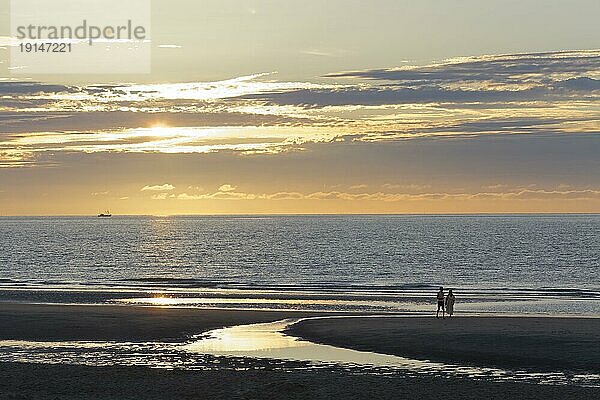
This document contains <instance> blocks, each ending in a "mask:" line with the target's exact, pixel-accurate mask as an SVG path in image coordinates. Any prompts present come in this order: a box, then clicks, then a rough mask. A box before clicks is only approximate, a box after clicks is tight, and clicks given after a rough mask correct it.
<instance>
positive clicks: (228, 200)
mask: <svg viewBox="0 0 600 400" xmlns="http://www.w3.org/2000/svg"><path fill="white" fill-rule="evenodd" d="M9 3H10V2H9V1H7V0H0V215H55V214H61V215H75V214H84V215H88V214H89V215H93V214H95V213H97V212H99V211H103V210H111V211H112V212H113V213H114V214H158V215H170V214H197V213H198V214H213V213H234V214H245V213H484V212H489V213H495V212H600V173H599V172H600V101H599V100H600V50H599V49H600V24H598V23H597V17H598V15H600V2H598V1H597V0H575V1H553V0H543V1H542V0H539V1H537V0H528V1H507V0H503V1H497V0H490V1H481V0H477V1H475V0H473V1H470V0H468V1H467V0H465V1H439V0H425V1H422V0H420V1H401V0H371V1H354V0H330V1H324V0H310V1H305V2H296V1H283V0H270V1H266V0H265V1H232V0H225V1H224V0H211V1H193V0H175V1H173V0H171V1H158V0H156V1H153V2H152V16H153V19H152V72H151V73H150V74H139V75H116V74H115V75H96V76H90V75H81V74H80V75H63V76H59V75H31V76H27V75H14V74H11V71H10V70H9V60H8V57H9V47H10V46H11V38H10V37H9V36H10V31H9V28H8V20H9V8H8V5H9ZM24 67H26V66H24Z"/></svg>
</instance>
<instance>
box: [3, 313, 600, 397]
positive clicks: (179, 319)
mask: <svg viewBox="0 0 600 400" xmlns="http://www.w3.org/2000/svg"><path fill="white" fill-rule="evenodd" d="M303 315H304V316H306V315H307V313H295V312H267V311H232V310H194V309H168V308H157V307H128V306H36V305H22V304H0V339H13V340H45V341H53V340H119V341H123V340H126V341H142V340H157V341H168V340H169V341H181V340H185V339H186V338H188V337H189V336H190V335H192V334H197V333H200V332H202V331H206V330H210V329H215V328H219V327H223V326H231V325H237V324H248V323H255V322H267V321H275V320H279V319H283V318H289V317H300V316H303ZM490 321H491V320H488V319H482V318H473V319H467V318H464V321H463V318H461V319H456V320H454V321H443V322H442V321H441V320H440V321H435V320H431V319H419V318H362V317H361V318H343V319H335V320H313V321H306V322H302V323H300V324H299V325H297V326H295V327H294V328H293V331H294V334H302V336H304V337H309V338H311V339H314V340H317V341H320V342H327V343H333V344H336V342H337V344H340V345H344V346H345V347H353V348H359V349H362V350H366V349H371V350H379V351H381V352H384V353H395V352H397V353H398V354H400V355H407V356H411V354H409V353H413V354H412V355H416V354H417V353H418V352H416V351H415V350H414V349H412V348H411V347H410V346H408V344H409V343H411V342H412V343H413V344H416V343H421V351H423V353H422V354H427V358H434V356H435V357H437V356H438V355H437V354H436V351H435V346H434V347H433V348H432V349H431V350H432V351H429V352H426V351H425V350H426V346H424V345H423V344H424V343H430V344H432V343H436V342H437V343H438V344H440V343H442V342H441V340H443V341H444V342H443V343H444V344H445V345H446V346H449V345H450V344H451V343H456V340H455V338H457V337H459V336H461V335H464V331H465V329H466V328H469V329H468V330H472V329H474V328H473V325H474V324H479V325H480V326H486V327H487V328H486V329H487V330H483V329H481V330H480V331H479V335H480V336H481V338H480V339H478V340H479V342H483V341H485V342H487V347H488V348H490V349H491V351H492V352H493V353H494V354H495V357H499V358H502V357H507V358H508V357H513V355H514V351H512V350H511V349H509V348H506V347H505V346H504V345H503V344H502V343H504V342H503V341H502V340H501V339H499V337H500V336H502V335H505V334H506V333H507V332H511V331H514V330H518V331H521V332H523V331H526V330H531V329H533V328H536V326H538V325H539V327H538V328H536V329H537V330H535V332H539V331H541V332H546V333H545V334H544V335H545V336H543V337H544V338H546V339H543V338H542V339H540V338H539V337H537V334H535V335H534V334H531V339H532V340H531V341H530V342H526V341H521V348H528V346H534V347H535V346H537V344H536V343H538V341H541V342H542V343H544V342H543V341H544V340H552V338H553V337H555V336H556V337H557V338H561V340H563V339H564V342H562V345H564V346H570V347H568V348H570V349H571V350H573V349H574V348H576V347H573V344H572V342H571V341H573V340H576V338H579V339H577V340H576V343H577V346H579V345H580V344H581V343H582V342H581V340H583V338H584V337H586V336H587V339H588V340H589V341H590V342H591V341H593V340H596V343H598V341H597V338H598V332H599V331H600V329H597V328H598V325H597V324H598V323H599V322H600V320H595V321H583V320H581V321H579V320H571V319H570V320H560V321H558V320H557V321H554V320H548V321H550V322H552V324H551V325H548V324H547V322H548V321H546V323H545V322H544V321H537V320H535V319H526V318H515V319H514V321H512V320H511V321H508V320H504V321H502V322H503V324H496V323H495V322H490ZM446 323H448V324H447V325H442V324H446ZM438 324H439V325H438ZM450 324H454V325H450ZM440 326H442V327H443V326H448V327H453V328H442V329H443V332H445V334H446V335H447V336H448V338H446V339H441V338H440V336H439V335H440V332H439V327H440ZM549 329H550V330H549ZM593 329H595V332H593V331H592V330H593ZM436 332H437V333H436ZM461 332H462V333H461ZM486 332H487V333H486ZM452 335H454V336H452ZM489 335H491V336H489ZM419 337H420V338H421V339H419V340H417V339H418V338H419ZM410 338H412V339H410ZM534 338H536V339H535V340H533V339H534ZM342 342H343V343H342ZM467 342H472V340H470V339H469V340H467ZM527 343H529V344H527ZM554 343H557V342H556V341H555V342H554ZM547 344H548V343H546V345H547ZM415 346H416V345H415ZM452 346H453V345H452ZM415 348H418V346H416V347H415ZM449 348H450V349H454V347H449ZM401 350H402V351H401ZM589 351H592V352H593V351H595V350H593V349H592V350H589ZM503 352H505V353H503ZM452 353H453V354H456V351H455V350H447V354H452ZM565 353H567V350H565V351H561V352H560V354H563V355H565ZM475 354H477V357H482V358H481V359H482V360H485V361H488V360H490V358H489V357H488V358H485V357H484V356H485V354H483V353H481V354H480V353H475ZM502 354H504V355H502ZM579 357H580V353H577V355H576V356H571V357H570V358H569V359H570V360H571V362H575V361H576V359H578V358H579ZM581 357H582V360H584V362H586V361H585V360H588V358H589V357H588V356H586V355H585V354H582V355H581ZM574 360H575V361H574ZM252 365H253V367H252V368H248V369H244V370H232V369H220V370H198V371H189V370H187V371H185V370H167V369H153V368H146V367H134V366H132V367H121V366H103V367H89V366H79V365H41V364H35V363H31V364H26V363H0V377H1V379H0V399H34V400H35V399H40V400H46V399H109V398H110V399H112V398H115V399H124V400H125V399H308V398H310V399H363V398H364V399H398V398H419V399H440V398H446V397H447V398H457V399H482V398H485V399H503V400H505V399H507V398H519V399H538V398H539V399H553V398H578V399H595V398H598V397H599V395H600V389H599V388H584V387H572V386H551V385H535V384H528V383H517V382H514V383H513V382H489V381H483V380H482V381H477V380H472V379H468V378H456V377H435V376H414V375H408V374H405V373H403V372H392V373H390V374H389V375H376V374H372V373H365V372H364V371H363V372H360V373H358V372H352V371H350V370H348V369H343V368H336V367H327V368H321V369H312V370H306V369H292V370H281V369H278V368H276V367H273V363H272V362H271V361H269V360H256V361H254V362H253V363H252Z"/></svg>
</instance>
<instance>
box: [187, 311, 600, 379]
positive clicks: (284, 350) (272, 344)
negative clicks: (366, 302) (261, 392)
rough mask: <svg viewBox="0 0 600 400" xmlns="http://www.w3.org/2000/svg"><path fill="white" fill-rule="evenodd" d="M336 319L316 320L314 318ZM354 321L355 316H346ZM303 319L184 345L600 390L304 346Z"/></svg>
mask: <svg viewBox="0 0 600 400" xmlns="http://www.w3.org/2000/svg"><path fill="white" fill-rule="evenodd" d="M315 318H316V319H319V318H336V317H313V318H308V319H315ZM344 318H351V317H344ZM301 320H303V319H286V320H282V321H277V322H272V323H263V324H251V325H240V326H235V327H231V328H223V329H216V330H213V331H210V332H207V333H206V334H204V335H202V336H201V338H200V340H198V341H196V342H194V343H191V344H188V345H185V346H183V349H184V350H185V351H188V352H192V353H200V354H210V355H213V356H225V357H251V358H266V359H277V360H290V361H309V362H312V363H316V364H319V363H325V364H340V365H346V366H372V367H381V368H391V369H400V370H407V371H411V372H415V373H425V374H426V373H442V374H449V375H454V376H463V377H469V378H475V379H482V378H489V379H499V380H530V379H535V380H537V381H539V382H540V383H553V384H557V383H558V384H565V383H566V382H573V381H576V382H579V383H581V382H584V383H583V384H585V385H587V386H595V387H600V375H594V374H589V375H587V374H586V375H575V376H568V375H567V374H565V373H562V372H531V371H508V370H503V369H499V368H490V367H474V366H467V365H454V364H446V363H439V362H432V361H429V360H415V359H410V358H405V357H400V356H395V355H388V354H379V353H374V352H368V351H357V350H351V349H345V348H340V347H335V346H330V345H323V344H317V343H312V342H308V341H304V340H301V339H298V338H295V337H292V336H288V335H286V334H285V333H284V331H285V329H286V328H287V327H289V326H290V325H293V324H294V323H297V322H299V321H301Z"/></svg>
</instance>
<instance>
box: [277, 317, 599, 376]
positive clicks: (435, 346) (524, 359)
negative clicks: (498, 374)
mask: <svg viewBox="0 0 600 400" xmlns="http://www.w3.org/2000/svg"><path fill="white" fill-rule="evenodd" d="M288 333H289V334H291V335H294V336H298V337H301V338H303V339H306V340H310V341H312V342H317V343H322V344H330V345H334V346H342V347H347V348H351V349H355V350H363V351H374V352H378V353H383V354H392V355H398V356H403V357H409V358H416V359H421V360H432V361H441V362H446V363H458V364H467V365H474V366H494V367H500V368H508V369H511V368H533V369H536V370H546V371H564V370H573V371H585V372H591V373H596V374H598V373H600V361H599V360H600V318H533V317H455V318H452V319H448V318H446V319H441V318H440V319H435V318H433V317H392V318H379V317H378V318H365V317H356V318H340V319H316V320H306V321H301V322H300V323H298V324H296V325H294V326H292V327H291V328H290V329H289V330H288Z"/></svg>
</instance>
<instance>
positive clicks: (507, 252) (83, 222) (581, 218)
mask: <svg viewBox="0 0 600 400" xmlns="http://www.w3.org/2000/svg"><path fill="white" fill-rule="evenodd" d="M599 271H600V216H598V215H555V216H554V215H553V216H547V215H545V216H256V217H254V216H250V217H245V216H235V217H230V216H227V217H216V216H213V217H199V216H194V217H165V218H163V217H113V218H110V219H100V218H93V217H60V218H51V217H46V218H16V217H5V218H0V278H1V281H0V284H2V285H3V287H4V289H5V290H8V289H14V288H18V287H32V286H33V287H35V288H38V289H40V288H44V287H59V286H61V285H64V286H66V287H73V285H76V286H77V285H79V286H102V287H104V288H107V287H108V288H118V287H129V288H131V287H133V288H135V287H141V288H148V287H161V288H165V289H173V288H188V289H189V288H196V289H202V288H212V289H215V288H221V289H234V288H235V289H240V288H241V289H262V290H265V289H269V290H274V291H280V292H283V291H299V292H301V291H307V290H313V291H320V292H321V293H336V292H344V293H349V292H353V291H354V292H359V291H360V292H361V293H367V292H368V293H371V294H372V293H388V294H389V293H396V292H401V291H409V292H410V291H412V292H415V291H416V292H418V291H420V290H422V291H426V292H431V291H432V290H434V288H435V287H436V286H439V285H443V286H446V287H448V286H449V287H454V288H457V289H458V290H459V291H460V290H463V291H464V292H465V293H466V292H468V291H470V292H476V291H477V290H479V291H481V293H487V292H490V291H492V292H493V291H505V292H514V293H520V294H523V293H528V292H529V291H532V292H533V291H546V292H550V293H552V294H553V295H556V296H561V295H569V296H575V297H593V298H597V297H598V292H599V291H600V274H599ZM490 293H491V292H490ZM13 296H14V295H13Z"/></svg>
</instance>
